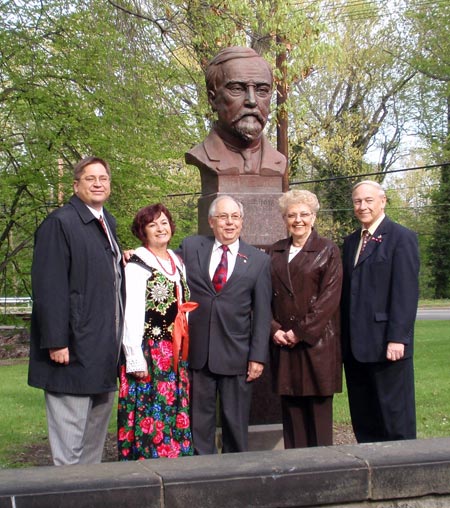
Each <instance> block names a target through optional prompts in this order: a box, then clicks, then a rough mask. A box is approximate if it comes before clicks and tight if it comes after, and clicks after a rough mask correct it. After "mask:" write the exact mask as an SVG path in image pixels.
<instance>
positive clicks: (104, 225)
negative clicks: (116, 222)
mask: <svg viewBox="0 0 450 508" xmlns="http://www.w3.org/2000/svg"><path fill="white" fill-rule="evenodd" d="M98 221H99V222H100V224H101V225H102V228H103V231H104V232H105V235H106V236H107V237H108V238H109V235H108V230H107V229H106V224H105V221H104V220H103V217H102V216H101V215H100V217H99V218H98Z"/></svg>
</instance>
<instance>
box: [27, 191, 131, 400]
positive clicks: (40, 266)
mask: <svg viewBox="0 0 450 508" xmlns="http://www.w3.org/2000/svg"><path fill="white" fill-rule="evenodd" d="M105 217H106V220H107V222H108V224H109V226H110V230H111V233H112V235H113V237H114V238H115V239H116V231H115V228H116V223H115V219H114V217H113V216H112V215H110V214H109V213H108V212H107V211H106V210H105ZM116 241H117V240H116ZM115 262H116V259H115V256H114V255H113V252H112V249H111V246H110V243H109V240H108V238H107V236H106V234H105V232H104V231H103V229H102V227H101V225H100V223H99V221H98V220H97V219H96V218H95V217H94V215H93V214H92V213H91V211H90V210H89V209H88V208H87V206H86V205H85V204H84V203H83V202H82V201H81V200H80V199H79V198H78V197H76V196H72V198H71V199H70V201H69V202H68V203H67V204H66V205H64V206H63V207H62V208H58V209H57V210H55V211H54V212H52V213H51V214H50V215H49V216H48V217H47V218H46V219H45V220H44V221H43V223H42V224H41V225H40V227H39V228H38V230H37V231H36V235H35V248H34V257H33V267H32V288H33V311H32V321H31V349H30V365H29V375H28V382H29V384H30V385H31V386H35V387H37V388H43V389H45V390H48V391H52V392H59V393H65V394H76V395H88V394H97V393H105V392H110V391H114V390H116V387H117V363H118V355H119V352H120V336H118V335H120V332H119V333H117V330H118V329H120V326H118V325H120V321H121V319H122V316H121V315H117V316H116V295H117V292H116V276H115V270H114V264H113V263H115ZM119 269H120V271H121V272H122V287H121V288H120V291H121V293H122V297H123V302H124V296H125V295H124V293H123V291H124V285H123V281H124V277H123V267H122V266H120V267H119ZM116 320H117V321H116ZM63 347H68V348H69V356H70V362H69V365H67V366H64V365H61V364H56V363H55V362H53V361H51V360H50V358H49V352H48V349H49V348H63Z"/></svg>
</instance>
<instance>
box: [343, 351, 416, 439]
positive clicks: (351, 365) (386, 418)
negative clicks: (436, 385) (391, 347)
mask: <svg viewBox="0 0 450 508" xmlns="http://www.w3.org/2000/svg"><path fill="white" fill-rule="evenodd" d="M344 368H345V378H346V381H347V390H348V400H349V406H350V415H351V418H352V426H353V431H354V433H355V436H356V440H357V441H358V443H373V442H377V441H395V440H401V439H415V438H416V406H415V396H414V366H413V359H412V358H406V359H403V360H399V361H396V362H389V361H386V362H380V363H361V362H358V361H357V360H356V359H355V358H354V357H353V356H352V355H349V358H347V359H346V360H345V362H344Z"/></svg>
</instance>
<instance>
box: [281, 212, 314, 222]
mask: <svg viewBox="0 0 450 508" xmlns="http://www.w3.org/2000/svg"><path fill="white" fill-rule="evenodd" d="M311 215H314V214H313V213H312V212H301V213H288V214H287V218H288V219H289V220H295V219H297V218H298V217H300V219H309V217H311Z"/></svg>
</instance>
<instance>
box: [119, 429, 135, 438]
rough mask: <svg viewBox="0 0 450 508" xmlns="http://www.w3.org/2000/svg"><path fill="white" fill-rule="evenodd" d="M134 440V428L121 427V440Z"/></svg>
mask: <svg viewBox="0 0 450 508" xmlns="http://www.w3.org/2000/svg"><path fill="white" fill-rule="evenodd" d="M133 440H134V431H133V430H131V429H130V430H125V428H124V427H122V428H120V429H119V441H133Z"/></svg>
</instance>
